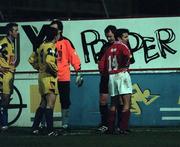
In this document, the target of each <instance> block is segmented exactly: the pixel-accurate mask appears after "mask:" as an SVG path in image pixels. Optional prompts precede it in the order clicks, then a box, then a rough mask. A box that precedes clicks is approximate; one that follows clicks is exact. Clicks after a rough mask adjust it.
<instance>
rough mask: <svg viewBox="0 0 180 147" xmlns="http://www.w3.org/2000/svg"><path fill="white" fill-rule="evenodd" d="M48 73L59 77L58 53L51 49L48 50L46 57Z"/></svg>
mask: <svg viewBox="0 0 180 147" xmlns="http://www.w3.org/2000/svg"><path fill="white" fill-rule="evenodd" d="M46 64H47V65H48V67H47V72H49V73H51V74H52V75H53V76H54V77H56V76H57V64H56V52H55V50H52V49H51V48H49V49H48V53H47V56H46Z"/></svg>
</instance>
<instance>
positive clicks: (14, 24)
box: [6, 22, 18, 35]
mask: <svg viewBox="0 0 180 147" xmlns="http://www.w3.org/2000/svg"><path fill="white" fill-rule="evenodd" d="M13 27H18V24H16V23H14V22H12V23H8V24H7V25H6V32H7V35H9V31H12V30H13Z"/></svg>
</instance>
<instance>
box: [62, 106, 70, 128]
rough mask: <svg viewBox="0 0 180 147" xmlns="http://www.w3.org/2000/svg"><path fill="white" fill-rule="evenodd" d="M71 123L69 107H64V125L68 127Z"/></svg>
mask: <svg viewBox="0 0 180 147" xmlns="http://www.w3.org/2000/svg"><path fill="white" fill-rule="evenodd" d="M68 124H69V109H62V127H63V128H67V127H68Z"/></svg>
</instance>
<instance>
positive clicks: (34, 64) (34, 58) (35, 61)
mask: <svg viewBox="0 0 180 147" xmlns="http://www.w3.org/2000/svg"><path fill="white" fill-rule="evenodd" d="M28 62H29V63H30V64H31V65H32V67H33V68H34V69H36V70H39V65H38V57H37V54H36V53H35V52H33V53H32V54H31V56H30V57H29V59H28Z"/></svg>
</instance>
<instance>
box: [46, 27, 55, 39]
mask: <svg viewBox="0 0 180 147" xmlns="http://www.w3.org/2000/svg"><path fill="white" fill-rule="evenodd" d="M57 34H58V30H57V29H56V28H52V27H50V26H48V27H47V29H46V31H45V36H46V39H45V40H46V41H52V40H53V39H54V37H55V36H57Z"/></svg>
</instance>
